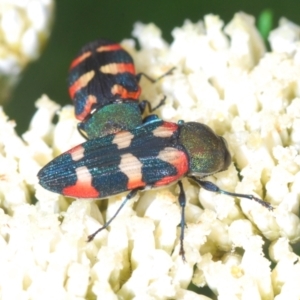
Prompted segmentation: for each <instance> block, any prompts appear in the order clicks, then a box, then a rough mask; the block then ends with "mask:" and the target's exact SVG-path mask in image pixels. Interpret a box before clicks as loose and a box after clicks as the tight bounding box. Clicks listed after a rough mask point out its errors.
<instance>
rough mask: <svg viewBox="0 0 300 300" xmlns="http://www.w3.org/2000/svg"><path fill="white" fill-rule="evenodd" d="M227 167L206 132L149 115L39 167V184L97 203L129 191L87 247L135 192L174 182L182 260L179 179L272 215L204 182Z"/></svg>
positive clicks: (223, 150)
mask: <svg viewBox="0 0 300 300" xmlns="http://www.w3.org/2000/svg"><path fill="white" fill-rule="evenodd" d="M230 164H231V155H230V153H229V150H228V147H227V143H226V141H225V139H224V138H223V137H220V136H218V135H216V134H215V133H214V132H213V131H212V129H211V128H210V127H208V126H206V125H204V124H201V123H197V122H187V123H185V122H183V121H179V122H178V123H172V122H165V121H163V120H161V119H159V118H158V117H156V116H155V115H153V116H152V117H150V118H148V119H147V122H146V123H144V124H143V125H141V126H138V127H137V128H135V129H130V130H125V131H120V132H118V133H116V134H110V135H106V136H104V137H99V138H95V139H90V140H88V141H86V142H85V143H83V144H80V145H78V146H76V147H74V148H72V149H70V150H69V151H66V152H65V153H63V154H61V155H59V156H58V157H56V158H54V159H53V160H52V161H51V162H49V163H48V164H47V165H46V166H45V167H43V168H42V169H41V170H40V171H39V173H38V178H39V182H40V184H41V185H42V186H43V187H44V188H46V189H48V190H50V191H53V192H56V193H59V194H62V195H65V196H70V197H75V198H88V199H101V198H105V197H109V196H112V195H116V194H119V193H121V192H125V191H129V193H128V195H127V196H126V198H125V200H124V201H123V203H122V204H121V206H120V207H119V209H118V210H117V212H116V213H115V215H114V216H113V217H112V218H111V219H110V220H108V221H107V222H106V223H105V224H104V225H103V226H102V227H101V228H100V229H98V230H97V231H96V232H95V233H93V234H92V235H90V236H89V238H88V239H89V241H90V240H92V239H93V238H94V237H95V235H96V234H97V233H98V232H99V231H101V230H102V229H104V228H106V227H107V226H108V225H109V224H110V223H111V221H112V220H113V219H114V218H115V217H116V215H117V214H118V212H119V211H120V210H121V208H122V207H123V206H124V205H125V203H126V201H128V200H129V199H130V198H132V197H133V196H135V195H136V193H137V192H138V191H139V190H144V189H149V188H158V187H163V186H167V185H169V184H171V183H175V182H178V184H179V188H180V193H179V204H180V206H181V208H182V218H181V223H180V226H181V235H180V243H181V244H180V245H181V246H180V254H181V255H182V257H183V259H184V247H183V239H184V226H185V221H184V208H185V203H186V199H185V193H184V190H183V186H182V183H181V181H180V180H181V179H182V178H183V177H187V178H189V179H191V180H192V181H195V182H196V183H198V184H199V185H200V186H201V187H203V188H204V189H206V190H209V191H212V192H219V193H223V194H227V195H231V196H237V197H244V198H248V199H252V200H255V201H257V202H259V203H260V204H262V205H264V206H265V207H267V208H269V209H272V207H271V205H270V204H268V203H267V202H265V201H263V200H261V199H258V198H256V197H254V196H252V195H244V194H236V193H231V192H227V191H224V190H221V189H220V188H218V187H217V186H216V185H215V184H213V183H212V182H209V181H205V180H203V178H204V177H206V176H209V175H212V174H214V173H217V172H221V171H224V170H226V169H227V168H228V167H229V165H230Z"/></svg>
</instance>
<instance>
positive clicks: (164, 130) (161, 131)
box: [152, 126, 174, 138]
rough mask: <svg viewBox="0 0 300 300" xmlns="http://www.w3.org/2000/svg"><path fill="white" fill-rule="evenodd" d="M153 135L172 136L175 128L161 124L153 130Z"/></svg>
mask: <svg viewBox="0 0 300 300" xmlns="http://www.w3.org/2000/svg"><path fill="white" fill-rule="evenodd" d="M152 133H153V135H154V136H156V137H161V138H167V137H170V136H171V135H172V134H173V133H174V130H173V129H171V128H168V127H164V126H159V127H157V128H155V129H154V130H153V131H152Z"/></svg>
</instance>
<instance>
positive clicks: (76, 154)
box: [69, 145, 84, 161]
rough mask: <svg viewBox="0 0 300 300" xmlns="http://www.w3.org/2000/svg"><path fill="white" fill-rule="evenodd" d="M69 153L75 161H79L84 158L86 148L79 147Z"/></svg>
mask: <svg viewBox="0 0 300 300" xmlns="http://www.w3.org/2000/svg"><path fill="white" fill-rule="evenodd" d="M69 153H70V155H71V157H72V159H73V160H74V161H78V160H80V159H82V158H83V157H84V148H83V147H82V146H81V145H79V146H77V147H75V148H73V149H72V150H70V151H69Z"/></svg>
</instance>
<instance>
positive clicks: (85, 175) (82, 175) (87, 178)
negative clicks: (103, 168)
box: [75, 166, 93, 184]
mask: <svg viewBox="0 0 300 300" xmlns="http://www.w3.org/2000/svg"><path fill="white" fill-rule="evenodd" d="M75 172H76V175H77V180H78V181H80V182H85V183H90V184H92V179H93V176H92V175H91V173H90V171H89V169H88V168H87V167H85V166H82V167H78V168H76V170H75Z"/></svg>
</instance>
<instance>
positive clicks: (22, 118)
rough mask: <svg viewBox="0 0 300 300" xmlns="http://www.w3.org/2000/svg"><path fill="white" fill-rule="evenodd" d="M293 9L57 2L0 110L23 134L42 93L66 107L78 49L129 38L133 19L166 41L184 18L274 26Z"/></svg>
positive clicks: (287, 5)
mask: <svg viewBox="0 0 300 300" xmlns="http://www.w3.org/2000/svg"><path fill="white" fill-rule="evenodd" d="M299 8H300V1H299V0H277V1H274V0H265V1H264V0H252V1H245V0H239V1H238V0H231V1H230V0H210V1H207V0H202V1H201V0H141V1H137V0H86V1H82V0H81V1H80V0H59V1H57V2H56V13H55V20H54V25H53V31H52V35H51V37H50V40H49V43H48V44H47V46H46V48H45V51H44V52H43V54H42V56H41V58H40V59H39V60H38V61H36V62H35V63H32V64H31V65H30V66H29V67H28V68H27V69H26V70H25V72H24V74H23V77H22V79H21V81H20V83H19V85H18V86H17V88H16V89H15V91H14V93H13V94H12V96H11V99H10V101H9V102H8V103H7V104H6V106H5V112H6V113H7V114H8V115H9V117H10V118H11V119H15V120H16V121H17V124H18V126H17V131H18V132H19V133H23V132H24V131H25V130H26V129H27V127H28V124H29V121H30V119H31V117H32V115H33V113H34V111H35V107H34V101H35V100H36V99H38V98H39V97H40V96H41V95H42V94H43V93H46V94H47V95H48V96H49V97H50V98H51V99H53V100H55V101H57V102H59V103H61V104H70V103H71V102H70V99H69V96H68V93H67V82H66V78H67V72H68V68H69V64H70V62H71V60H72V59H73V57H74V55H76V53H77V52H78V51H79V49H80V47H81V46H83V45H84V44H85V43H87V42H89V41H91V40H94V39H97V38H100V37H104V38H109V39H112V40H115V41H120V40H122V39H124V38H129V37H131V31H132V28H133V24H134V23H135V22H136V21H141V22H144V23H149V22H153V23H155V24H156V25H157V26H158V27H160V28H161V30H162V31H163V37H164V38H165V39H166V40H167V41H169V42H171V41H172V36H171V31H172V29H173V28H174V27H176V26H182V24H183V22H184V20H185V19H190V20H192V21H193V22H196V21H198V20H200V19H202V18H203V16H204V15H205V14H208V13H213V14H217V15H219V16H220V17H221V18H222V19H223V20H224V21H225V22H226V23H228V22H229V21H230V20H231V19H232V17H233V15H234V13H236V12H238V11H244V12H246V13H248V14H251V15H254V16H255V17H258V16H259V14H260V13H261V12H262V11H263V10H265V9H271V10H272V11H273V14H274V26H277V24H278V20H279V18H280V17H281V16H285V17H287V18H288V19H290V20H291V21H293V22H295V23H298V24H300V13H299V11H300V10H299Z"/></svg>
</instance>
